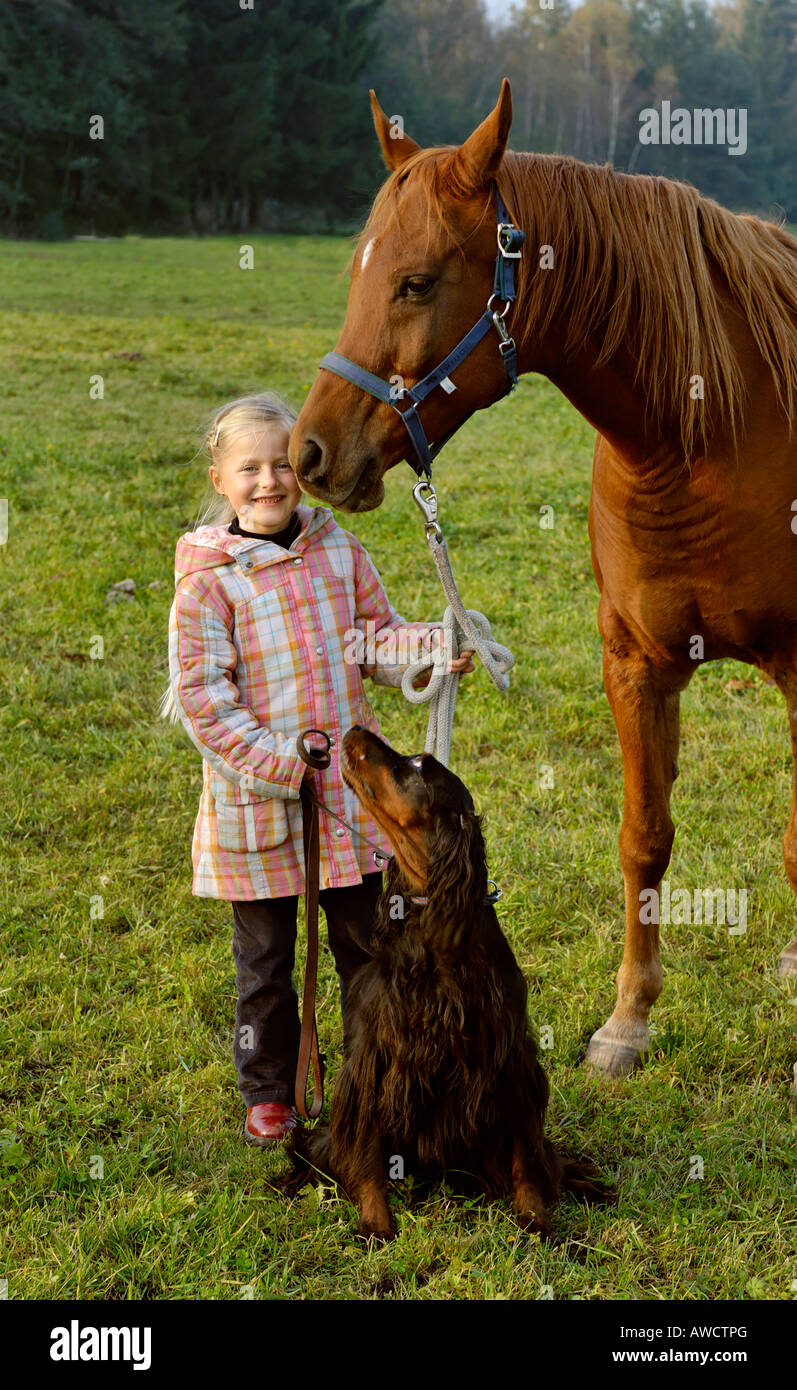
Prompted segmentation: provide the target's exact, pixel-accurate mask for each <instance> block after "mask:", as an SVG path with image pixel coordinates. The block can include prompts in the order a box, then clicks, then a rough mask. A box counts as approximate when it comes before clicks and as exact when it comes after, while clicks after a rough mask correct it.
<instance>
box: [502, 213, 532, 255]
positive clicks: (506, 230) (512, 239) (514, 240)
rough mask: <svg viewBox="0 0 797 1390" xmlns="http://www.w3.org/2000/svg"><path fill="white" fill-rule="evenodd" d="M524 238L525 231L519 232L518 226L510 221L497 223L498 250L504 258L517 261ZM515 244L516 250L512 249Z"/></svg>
mask: <svg viewBox="0 0 797 1390" xmlns="http://www.w3.org/2000/svg"><path fill="white" fill-rule="evenodd" d="M525 240H526V233H525V232H521V230H520V228H519V227H515V226H514V225H513V223H512V222H499V223H498V250H499V251H500V252H501V255H502V256H503V257H504V259H505V260H508V261H519V260H520V257H521V251H520V247H521V246H522V245H523V242H524V241H525ZM513 246H517V248H518V250H517V251H513V250H512V247H513Z"/></svg>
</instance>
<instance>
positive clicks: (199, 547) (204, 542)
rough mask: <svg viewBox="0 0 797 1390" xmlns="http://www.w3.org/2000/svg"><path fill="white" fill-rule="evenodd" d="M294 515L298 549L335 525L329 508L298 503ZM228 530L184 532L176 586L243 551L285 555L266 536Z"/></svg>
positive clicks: (225, 525) (176, 565)
mask: <svg viewBox="0 0 797 1390" xmlns="http://www.w3.org/2000/svg"><path fill="white" fill-rule="evenodd" d="M296 512H297V514H298V516H299V519H300V521H301V523H302V529H301V531H300V532H299V535H298V536H297V537H296V540H295V541H294V545H297V546H298V543H299V542H301V543H302V544H301V546H300V547H299V548H301V549H304V542H306V541H307V540H309V538H310V537H311V536H316V535H318V533H319V532H321V531H323V532H324V533H326V531H327V530H330V529H332V528H333V527H334V526H336V525H337V522H336V521H335V518H334V516H333V515H332V512H331V511H330V509H329V507H305V506H303V505H302V504H301V503H300V504H299V505H298V506H297V507H296ZM228 527H229V522H223V523H222V524H221V525H217V526H200V528H199V530H198V531H186V533H185V535H183V536H181V537H180V539H179V541H178V542H177V550H176V552H175V557H174V582H175V584H179V582H180V580H181V579H184V578H185V576H186V575H187V574H195V573H196V572H197V571H198V570H208V569H215V568H216V567H217V566H218V565H231V564H233V562H234V561H235V559H236V557H237V556H238V555H240V554H241V552H242V551H244V550H254V549H256V548H257V547H259V546H268V547H269V548H270V549H272V550H273V551H274V552H275V554H276V553H284V552H283V550H282V546H276V545H274V544H273V543H272V542H271V541H270V540H269V538H268V536H263V537H262V538H261V539H259V540H258V539H257V538H256V537H254V536H234V535H231V534H230V532H229V530H228Z"/></svg>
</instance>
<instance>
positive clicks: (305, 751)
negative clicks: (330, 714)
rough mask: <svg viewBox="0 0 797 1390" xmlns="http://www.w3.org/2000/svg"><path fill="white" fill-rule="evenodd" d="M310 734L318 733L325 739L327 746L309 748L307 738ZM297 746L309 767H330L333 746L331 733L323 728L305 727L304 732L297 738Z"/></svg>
mask: <svg viewBox="0 0 797 1390" xmlns="http://www.w3.org/2000/svg"><path fill="white" fill-rule="evenodd" d="M308 734H318V737H319V738H322V739H324V742H325V743H326V748H308V747H307V743H306V741H305V740H306V739H307V736H308ZM296 747H297V750H298V752H299V754H300V756H301V757H302V758H303V759H304V761H305V762H306V763H307V766H308V767H317V768H324V767H329V764H330V762H331V761H332V759H331V757H330V753H329V750H330V748H331V747H332V740H331V738H330V737H329V734H327V733H325V732H324V730H323V729H305V731H304V733H303V734H299V736H298V738H297V740H296Z"/></svg>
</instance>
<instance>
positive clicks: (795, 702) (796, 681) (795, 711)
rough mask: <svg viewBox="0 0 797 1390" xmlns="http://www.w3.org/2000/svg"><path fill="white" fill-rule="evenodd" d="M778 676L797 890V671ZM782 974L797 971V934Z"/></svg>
mask: <svg viewBox="0 0 797 1390" xmlns="http://www.w3.org/2000/svg"><path fill="white" fill-rule="evenodd" d="M775 678H776V680H777V682H778V685H779V686H780V688H781V690H782V691H783V694H784V695H785V697H786V708H787V710H788V714H789V730H790V732H791V752H792V758H793V760H794V772H793V777H792V798H791V815H790V817H789V824H788V825H787V827H786V834H785V835H784V836H783V862H784V864H785V866H786V873H787V875H788V879H789V883H790V884H791V886H792V888H793V889H794V891H795V893H797V674H795V673H792V672H791V671H790V672H788V674H787V675H785V676H784V675H781V674H780V673H777V674H776V676H775ZM778 974H779V975H797V937H795V939H794V941H792V943H791V945H789V946H786V947H785V949H784V950H783V951H782V952H781V956H780V960H779V961H778Z"/></svg>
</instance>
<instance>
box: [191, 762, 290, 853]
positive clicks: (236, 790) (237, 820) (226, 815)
mask: <svg viewBox="0 0 797 1390" xmlns="http://www.w3.org/2000/svg"><path fill="white" fill-rule="evenodd" d="M210 791H211V795H212V798H213V810H214V812H215V816H216V836H217V839H218V843H219V848H220V849H226V850H233V851H237V852H238V853H239V854H256V853H257V852H258V850H263V849H274V847H275V846H276V845H281V844H282V843H283V841H284V840H287V838H288V833H289V830H290V826H289V824H288V812H287V810H286V807H285V801H284V799H283V798H282V797H280V796H256V795H255V793H254V792H245V791H242V789H241V788H240V787H238V786H236V784H235V783H233V782H228V781H227V778H226V777H219V776H216V775H215V774H212V775H211V778H210ZM244 797H246V798H247V799H246V800H244V799H243V798H244Z"/></svg>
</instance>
